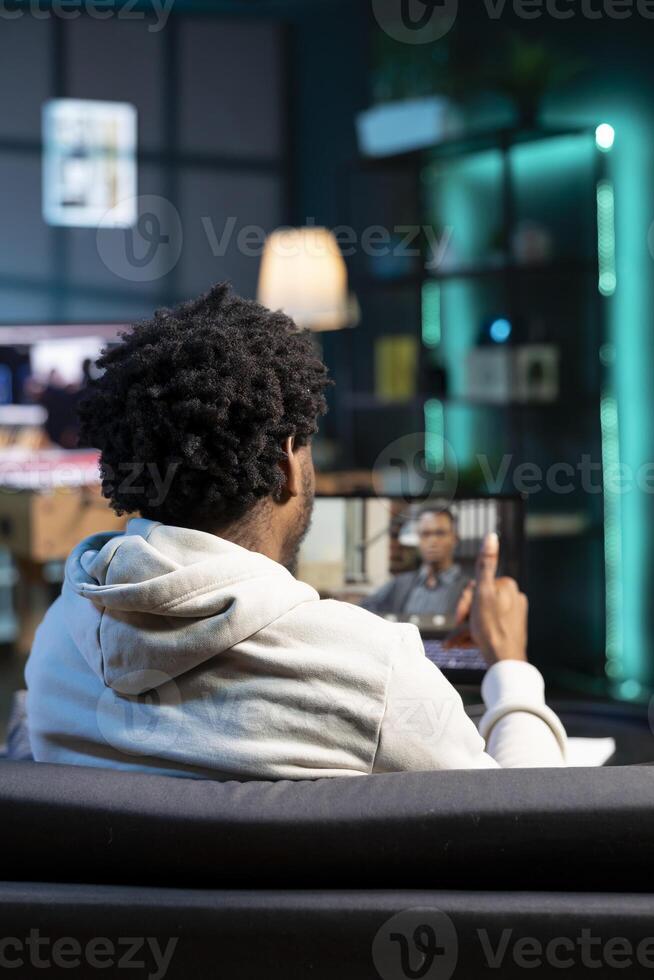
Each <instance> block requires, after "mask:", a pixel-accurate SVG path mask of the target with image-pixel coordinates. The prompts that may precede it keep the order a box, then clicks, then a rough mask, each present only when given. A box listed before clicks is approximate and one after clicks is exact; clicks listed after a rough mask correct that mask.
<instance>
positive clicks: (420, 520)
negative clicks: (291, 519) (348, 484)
mask: <svg viewBox="0 0 654 980" xmlns="http://www.w3.org/2000/svg"><path fill="white" fill-rule="evenodd" d="M523 528H524V504H523V501H522V499H520V498H508V497H484V498H458V499H456V500H454V501H447V502H446V501H439V500H428V501H420V500H407V499H406V498H393V497H377V496H370V497H318V498H317V499H316V503H315V508H314V513H313V519H312V523H311V527H310V530H309V532H308V534H307V536H306V538H305V540H304V542H303V544H302V548H301V550H300V556H299V566H298V578H300V579H302V580H303V581H305V582H308V583H309V584H310V585H312V586H313V587H314V588H315V589H316V590H317V591H318V593H319V594H320V596H321V597H322V598H331V599H339V600H341V601H345V602H351V603H355V604H356V605H360V606H362V607H364V608H366V609H368V610H369V611H370V612H372V613H374V614H376V615H378V616H382V617H384V618H386V619H388V620H392V621H395V622H411V623H414V624H415V625H416V626H417V627H418V628H419V630H420V632H421V634H422V636H423V640H425V647H426V649H427V653H428V655H430V653H431V654H433V655H434V657H435V660H436V662H437V663H438V665H439V666H444V664H443V663H442V662H441V661H442V658H440V659H439V656H440V653H441V652H442V651H443V650H446V649H448V643H450V641H448V640H447V638H448V637H449V635H450V634H451V632H452V631H453V630H454V629H455V627H456V626H457V616H458V614H460V602H461V598H462V594H463V591H464V589H465V587H466V585H467V583H468V582H469V581H470V579H471V578H473V577H474V571H475V560H476V557H477V554H478V552H479V548H480V546H481V543H482V541H483V539H484V536H485V535H486V534H488V533H489V532H491V531H495V532H496V533H497V534H498V535H499V537H500V551H501V562H500V573H501V574H504V575H510V576H511V577H513V578H515V579H517V580H518V582H519V583H520V584H521V585H523V586H524V580H523V561H522V558H523V541H524V537H523ZM428 641H434V642H428ZM455 648H456V649H457V650H459V649H461V650H463V649H464V648H465V649H466V650H467V651H468V653H467V654H466V655H465V656H463V655H462V659H463V663H461V664H460V666H465V667H473V666H475V667H481V666H483V662H482V660H481V658H480V655H479V653H478V651H475V650H474V646H473V645H472V644H471V642H470V641H468V643H467V644H464V645H463V647H462V646H461V644H460V643H459V640H457V641H456V643H455V644H454V645H452V644H451V643H450V646H449V649H455ZM460 659H461V657H459V656H458V655H457V656H452V657H449V659H448V664H447V666H450V667H452V668H455V667H457V666H459V663H458V660H460ZM454 661H457V662H456V663H455V662H454Z"/></svg>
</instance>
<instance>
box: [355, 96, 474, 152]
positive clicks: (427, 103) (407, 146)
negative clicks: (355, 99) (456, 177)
mask: <svg viewBox="0 0 654 980" xmlns="http://www.w3.org/2000/svg"><path fill="white" fill-rule="evenodd" d="M356 127H357V138H358V142H359V152H360V153H361V154H362V155H363V156H368V157H385V156H390V155H391V154H394V153H407V152H409V151H410V150H419V149H423V148H425V147H429V146H433V145H434V143H440V142H441V141H442V140H444V139H448V138H451V137H454V136H457V135H458V134H459V133H460V132H461V130H462V120H461V116H460V113H459V112H458V110H457V109H456V107H455V106H454V104H453V103H452V102H451V101H450V100H449V99H447V98H445V97H444V96H440V95H432V96H427V97H425V98H420V99H404V100H403V101H401V102H388V103H386V104H383V105H377V106H373V107H372V108H371V109H366V110H365V111H364V112H360V113H359V115H358V116H357V119H356Z"/></svg>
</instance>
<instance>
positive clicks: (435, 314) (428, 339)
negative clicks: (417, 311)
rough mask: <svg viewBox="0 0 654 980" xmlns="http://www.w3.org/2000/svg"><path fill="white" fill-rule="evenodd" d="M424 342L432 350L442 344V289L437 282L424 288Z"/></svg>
mask: <svg viewBox="0 0 654 980" xmlns="http://www.w3.org/2000/svg"><path fill="white" fill-rule="evenodd" d="M422 342H423V344H424V345H425V347H427V348H429V349H430V350H433V349H434V348H435V347H438V345H439V344H440V342H441V287H440V285H439V283H437V282H426V283H424V284H423V287H422Z"/></svg>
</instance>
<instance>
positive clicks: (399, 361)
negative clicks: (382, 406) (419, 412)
mask: <svg viewBox="0 0 654 980" xmlns="http://www.w3.org/2000/svg"><path fill="white" fill-rule="evenodd" d="M417 375H418V341H417V339H416V338H415V337H413V336H411V335H410V334H393V335H389V336H386V337H380V338H379V339H378V340H376V341H375V394H376V396H377V398H379V399H380V400H381V401H397V402H404V401H408V400H409V399H410V398H413V397H414V396H415V394H416V381H417Z"/></svg>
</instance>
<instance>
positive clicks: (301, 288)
mask: <svg viewBox="0 0 654 980" xmlns="http://www.w3.org/2000/svg"><path fill="white" fill-rule="evenodd" d="M258 298H259V302H260V303H262V304H263V305H264V306H267V307H268V308H269V309H271V310H283V311H284V313H286V315H287V316H290V317H291V318H292V319H293V320H294V321H295V322H296V323H297V325H298V326H299V327H302V328H305V329H308V330H316V331H318V330H340V329H341V328H342V327H347V326H349V325H350V324H351V322H352V317H351V310H350V299H349V296H348V284H347V269H346V267H345V262H344V260H343V256H342V254H341V250H340V249H339V247H338V242H337V241H336V238H335V237H334V235H333V234H332V233H331V232H330V231H329V230H328V229H327V228H315V227H310V228H285V229H280V230H279V231H275V232H273V234H272V235H270V236H269V238H268V239H267V241H266V247H265V250H264V254H263V259H262V261H261V272H260V275H259V290H258Z"/></svg>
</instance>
